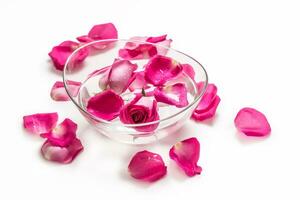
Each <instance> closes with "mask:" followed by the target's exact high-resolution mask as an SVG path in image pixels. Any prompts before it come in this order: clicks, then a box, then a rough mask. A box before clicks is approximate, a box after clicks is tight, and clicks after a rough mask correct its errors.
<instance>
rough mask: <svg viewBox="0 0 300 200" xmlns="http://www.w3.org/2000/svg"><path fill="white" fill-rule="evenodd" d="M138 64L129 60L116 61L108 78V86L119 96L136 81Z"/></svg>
mask: <svg viewBox="0 0 300 200" xmlns="http://www.w3.org/2000/svg"><path fill="white" fill-rule="evenodd" d="M137 67H138V66H137V65H136V64H132V63H131V62H130V61H128V60H116V61H115V62H114V63H113V64H112V66H111V70H110V73H109V76H108V86H109V88H110V89H112V90H113V91H115V92H116V93H117V94H121V93H122V92H124V91H125V90H126V89H127V88H128V86H129V85H130V84H131V83H132V81H133V80H134V78H135V76H134V73H133V72H134V71H135V70H136V69H137Z"/></svg>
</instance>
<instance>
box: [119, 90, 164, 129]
mask: <svg viewBox="0 0 300 200" xmlns="http://www.w3.org/2000/svg"><path fill="white" fill-rule="evenodd" d="M157 110H158V107H157V102H156V101H155V100H151V99H150V98H148V97H142V96H141V95H137V96H136V97H135V98H134V99H133V100H132V101H131V102H129V103H128V104H126V105H125V106H124V107H123V108H122V110H121V112H120V120H121V122H123V123H124V124H142V123H147V122H153V121H156V120H159V115H158V112H157ZM158 125H159V123H154V124H151V125H147V126H140V127H134V128H135V129H136V130H137V131H140V132H153V131H154V130H155V129H156V128H157V127H158Z"/></svg>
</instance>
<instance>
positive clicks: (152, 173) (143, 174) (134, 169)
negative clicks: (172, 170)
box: [128, 150, 167, 182]
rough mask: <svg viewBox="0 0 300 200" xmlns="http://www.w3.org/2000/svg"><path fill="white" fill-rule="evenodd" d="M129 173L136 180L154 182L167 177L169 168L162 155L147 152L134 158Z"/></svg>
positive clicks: (140, 153)
mask: <svg viewBox="0 0 300 200" xmlns="http://www.w3.org/2000/svg"><path fill="white" fill-rule="evenodd" d="M128 171H129V173H130V175H131V176H132V177H133V178H135V179H139V180H143V181H147V182H154V181H157V180H159V179H161V178H162V177H163V176H165V175H166V173H167V167H166V165H165V163H164V161H163V159H162V157H161V156H160V155H158V154H156V153H152V152H149V151H146V150H145V151H140V152H138V153H136V154H135V155H134V156H133V157H132V159H131V161H130V163H129V165H128Z"/></svg>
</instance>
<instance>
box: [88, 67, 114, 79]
mask: <svg viewBox="0 0 300 200" xmlns="http://www.w3.org/2000/svg"><path fill="white" fill-rule="evenodd" d="M109 69H110V66H106V67H103V68H101V69H96V70H95V71H93V72H92V73H90V74H89V75H88V76H87V78H86V80H88V79H90V78H92V77H94V76H98V75H100V74H103V73H105V72H106V71H109Z"/></svg>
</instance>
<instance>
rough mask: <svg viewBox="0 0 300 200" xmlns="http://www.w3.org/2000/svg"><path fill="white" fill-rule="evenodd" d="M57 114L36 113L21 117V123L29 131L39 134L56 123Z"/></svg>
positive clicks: (45, 131) (47, 130) (49, 129)
mask: <svg viewBox="0 0 300 200" xmlns="http://www.w3.org/2000/svg"><path fill="white" fill-rule="evenodd" d="M57 120H58V114H57V113H56V112H55V113H37V114H33V115H26V116H24V117H23V125H24V128H25V129H26V130H28V131H29V132H30V133H35V134H41V133H47V132H49V131H51V130H52V129H53V128H54V127H55V126H56V123H57Z"/></svg>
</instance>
